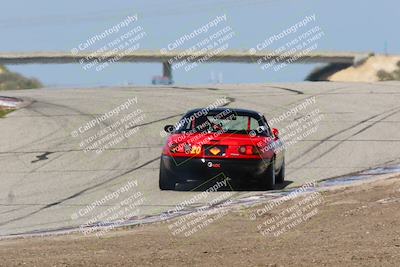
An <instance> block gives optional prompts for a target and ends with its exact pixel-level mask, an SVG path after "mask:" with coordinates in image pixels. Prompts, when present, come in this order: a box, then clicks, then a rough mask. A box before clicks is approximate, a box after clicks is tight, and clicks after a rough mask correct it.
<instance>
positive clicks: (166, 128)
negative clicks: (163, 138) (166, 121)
mask: <svg viewBox="0 0 400 267" xmlns="http://www.w3.org/2000/svg"><path fill="white" fill-rule="evenodd" d="M174 130H175V127H174V125H165V126H164V131H166V132H167V133H172V132H173V131H174Z"/></svg>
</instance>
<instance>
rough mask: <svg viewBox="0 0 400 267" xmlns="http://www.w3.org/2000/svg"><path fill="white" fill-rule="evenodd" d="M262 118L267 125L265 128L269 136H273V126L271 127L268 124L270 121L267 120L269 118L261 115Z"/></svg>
mask: <svg viewBox="0 0 400 267" xmlns="http://www.w3.org/2000/svg"><path fill="white" fill-rule="evenodd" d="M261 119H262V121H263V123H264V125H265V130H266V132H267V134H268V136H272V131H271V128H270V127H269V124H268V122H267V119H266V118H265V117H264V115H263V116H261Z"/></svg>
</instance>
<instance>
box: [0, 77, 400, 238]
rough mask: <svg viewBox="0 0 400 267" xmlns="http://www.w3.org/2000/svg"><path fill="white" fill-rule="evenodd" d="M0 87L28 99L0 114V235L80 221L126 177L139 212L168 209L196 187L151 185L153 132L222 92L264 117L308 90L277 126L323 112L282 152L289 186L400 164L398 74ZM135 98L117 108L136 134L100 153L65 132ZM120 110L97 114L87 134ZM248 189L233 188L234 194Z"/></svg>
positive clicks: (156, 150) (156, 152)
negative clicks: (394, 78) (367, 78)
mask: <svg viewBox="0 0 400 267" xmlns="http://www.w3.org/2000/svg"><path fill="white" fill-rule="evenodd" d="M1 94H2V95H4V96H12V97H19V98H23V99H24V100H27V101H32V103H31V104H30V105H28V106H27V107H25V108H23V109H20V110H18V111H15V112H13V113H11V114H9V115H8V116H7V118H4V119H0V137H1V138H0V184H1V186H0V237H1V236H5V235H11V234H20V233H29V232H32V231H46V230H51V229H60V228H64V227H71V226H79V225H80V224H82V223H85V222H86V221H87V220H88V219H90V216H89V215H88V216H77V215H76V214H77V213H78V214H79V210H80V209H82V208H85V207H86V206H87V205H90V204H91V203H93V202H94V201H96V200H99V199H102V198H103V197H104V196H105V195H107V194H110V193H112V192H115V190H118V189H119V188H121V187H122V186H124V185H126V184H127V183H128V182H129V181H137V188H135V191H138V192H141V193H142V194H143V197H144V202H143V204H142V205H140V207H139V208H140V209H139V211H140V214H139V215H151V214H157V213H160V212H162V211H165V210H168V209H172V208H173V207H174V206H175V205H176V204H179V203H181V202H182V201H184V200H185V199H188V198H190V197H191V196H193V195H194V194H198V193H199V192H191V191H185V190H178V191H164V192H161V191H160V190H159V189H158V170H159V156H160V152H161V147H162V145H163V143H164V141H165V137H162V136H161V135H160V132H161V131H162V129H163V126H164V125H166V124H174V123H176V122H177V121H178V119H179V118H180V116H181V115H182V114H183V113H184V112H185V111H186V110H188V109H192V108H197V107H205V106H208V105H210V104H212V103H214V102H215V101H216V100H217V99H219V98H221V97H227V99H228V101H229V103H227V106H228V107H237V108H248V109H254V110H258V111H260V112H262V113H264V114H265V115H266V117H267V119H268V118H273V117H279V116H280V115H281V114H284V113H285V112H287V111H288V110H289V109H290V108H293V107H295V106H296V105H298V104H301V103H303V102H304V101H305V100H306V99H308V98H311V97H312V96H315V99H316V102H315V104H312V105H310V106H308V107H307V109H306V110H302V111H301V112H300V113H298V114H297V115H296V116H290V117H289V118H287V119H286V120H284V121H282V122H279V123H278V124H276V125H274V126H277V127H278V128H279V129H281V128H285V127H286V125H288V124H290V123H292V122H293V121H295V120H300V119H301V118H302V117H303V116H304V115H305V114H306V113H307V112H309V111H312V110H315V109H319V113H320V114H323V117H322V120H321V121H320V122H319V123H318V128H317V130H316V131H315V133H313V134H310V135H309V136H306V137H305V138H304V139H302V140H299V141H298V142H297V143H295V144H293V145H291V146H289V147H288V150H287V151H286V163H287V177H286V179H287V180H288V181H291V183H290V182H288V183H287V186H288V187H292V186H297V185H299V184H301V183H304V182H305V181H311V180H321V179H326V178H330V177H336V176H340V175H344V174H348V173H352V172H357V171H360V170H365V169H368V168H371V167H376V166H384V165H389V164H395V163H399V162H400V131H399V130H400V83H396V82H385V83H383V82H381V83H368V84H367V83H365V84H362V83H332V82H331V83H308V82H304V83H293V84H289V83H286V84H254V85H218V86H212V85H207V87H201V86H196V87H183V86H182V87H180V86H177V87H134V88H131V87H121V88H91V89H41V90H23V91H7V92H1ZM133 97H137V104H135V105H132V107H131V109H129V110H124V111H123V112H124V113H126V114H127V113H129V112H131V111H133V110H135V109H136V108H139V109H141V110H142V111H143V114H145V117H144V121H142V122H140V123H139V125H140V126H139V128H138V129H137V132H136V133H134V134H132V135H131V136H130V137H129V138H126V139H124V140H122V141H121V142H119V143H118V144H116V145H115V146H113V147H111V148H109V149H107V150H105V151H103V152H102V153H99V154H97V153H95V152H94V151H87V152H84V151H83V149H82V147H80V142H81V140H82V139H81V138H82V137H81V136H77V137H73V136H71V132H72V131H74V130H76V129H78V128H79V127H81V126H82V125H86V124H87V123H88V122H89V121H91V120H93V119H94V118H96V117H98V116H101V115H102V114H103V113H106V112H108V111H110V110H112V109H114V108H115V107H117V106H119V105H121V104H122V103H124V102H126V101H127V99H130V98H133ZM122 115H123V114H119V116H113V117H111V118H110V119H108V120H107V121H104V122H102V123H101V125H100V126H96V127H95V128H93V129H91V130H89V131H88V132H87V133H86V135H85V137H88V136H90V135H94V134H96V132H98V131H99V130H100V129H102V128H104V127H106V126H107V125H112V124H113V122H114V121H116V120H119V119H121V116H122ZM88 134H89V135H88ZM258 193H259V192H258ZM214 194H215V195H217V194H223V192H217V193H214ZM251 194H254V192H253V191H237V192H234V195H233V197H234V198H240V197H243V196H249V195H251ZM215 195H214V196H215ZM202 201H204V202H206V200H205V199H204V200H202ZM116 203H117V200H116V199H113V200H110V201H107V202H106V203H104V205H101V206H99V207H97V209H98V210H97V211H96V212H97V213H99V212H101V211H102V210H106V209H108V208H110V207H112V206H113V205H115V204H116ZM201 204H202V203H195V204H193V206H197V205H201ZM71 217H72V218H71Z"/></svg>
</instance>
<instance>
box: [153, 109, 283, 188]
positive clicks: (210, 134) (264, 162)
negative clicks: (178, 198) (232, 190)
mask: <svg viewBox="0 0 400 267" xmlns="http://www.w3.org/2000/svg"><path fill="white" fill-rule="evenodd" d="M164 130H165V131H166V132H168V133H170V134H171V135H170V136H169V137H168V139H167V143H166V144H165V146H164V148H163V152H162V155H161V162H160V177H159V186H160V189H161V190H173V189H175V185H176V183H180V182H187V181H208V180H210V179H213V178H214V177H217V176H218V175H221V174H224V177H228V178H229V180H231V181H233V182H236V181H237V182H239V183H242V182H250V181H251V180H256V181H257V182H258V183H259V184H260V185H261V186H262V188H263V189H273V188H274V186H275V184H276V183H282V182H283V181H284V179H285V159H284V149H283V145H282V142H281V140H280V139H279V133H278V130H277V129H275V128H273V129H271V128H270V127H269V125H268V122H267V120H266V119H265V117H264V116H263V115H262V114H260V113H258V112H255V111H251V110H245V109H232V108H217V109H208V108H204V109H194V110H191V111H189V112H187V113H186V114H185V115H184V116H183V117H182V119H181V120H180V121H179V122H178V123H177V124H176V125H175V126H174V125H167V126H165V127H164Z"/></svg>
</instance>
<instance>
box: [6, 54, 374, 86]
mask: <svg viewBox="0 0 400 267" xmlns="http://www.w3.org/2000/svg"><path fill="white" fill-rule="evenodd" d="M371 55H373V53H368V52H366V53H360V52H315V51H313V52H308V53H302V52H299V53H291V54H289V53H287V52H286V53H274V52H272V51H254V53H253V52H252V51H249V50H225V51H222V52H219V53H216V54H212V51H211V52H209V51H208V52H197V51H193V52H190V53H188V52H186V51H170V52H161V51H159V50H154V51H152V50H141V51H140V50H136V51H133V52H128V53H127V52H126V51H123V52H121V53H119V54H118V53H111V52H103V53H98V52H78V53H72V52H56V51H54V52H1V53H0V64H2V65H16V64H71V63H78V64H90V62H150V63H151V62H159V63H162V64H163V76H165V77H168V78H169V79H172V69H173V67H172V65H173V64H179V63H181V62H185V61H186V62H199V63H209V62H234V63H256V64H260V62H262V64H266V63H268V62H277V61H278V62H286V63H290V64H292V63H338V64H349V65H351V64H357V62H360V61H363V60H365V59H366V58H368V57H369V56H371Z"/></svg>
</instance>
